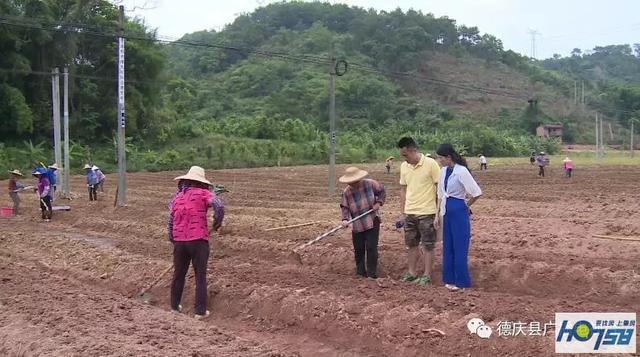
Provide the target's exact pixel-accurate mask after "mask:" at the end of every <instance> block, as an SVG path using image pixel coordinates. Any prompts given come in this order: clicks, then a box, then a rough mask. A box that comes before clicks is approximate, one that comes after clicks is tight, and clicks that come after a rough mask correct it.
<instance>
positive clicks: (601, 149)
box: [600, 118, 604, 157]
mask: <svg viewBox="0 0 640 357" xmlns="http://www.w3.org/2000/svg"><path fill="white" fill-rule="evenodd" d="M600 156H601V157H604V125H603V123H602V118H600Z"/></svg>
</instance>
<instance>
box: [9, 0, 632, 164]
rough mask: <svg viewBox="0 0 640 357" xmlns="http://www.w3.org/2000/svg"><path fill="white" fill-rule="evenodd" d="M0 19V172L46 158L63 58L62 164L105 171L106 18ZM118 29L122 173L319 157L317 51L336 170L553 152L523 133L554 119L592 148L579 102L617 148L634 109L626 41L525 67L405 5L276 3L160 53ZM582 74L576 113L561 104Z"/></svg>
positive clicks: (109, 99) (75, 9)
mask: <svg viewBox="0 0 640 357" xmlns="http://www.w3.org/2000/svg"><path fill="white" fill-rule="evenodd" d="M0 10H1V11H0V48H2V49H3V54H6V55H5V56H3V57H2V58H1V59H0V92H1V93H0V94H1V95H0V114H1V115H0V120H1V121H2V126H0V138H1V140H2V144H0V159H1V162H2V164H1V165H4V166H5V167H3V172H6V170H4V168H8V167H22V168H27V167H28V166H30V165H33V163H35V162H38V161H41V160H42V161H51V157H52V154H51V150H50V146H51V140H50V139H49V138H50V137H51V126H52V125H51V119H50V116H51V115H50V113H51V109H50V105H51V100H50V97H51V94H50V91H51V84H50V79H49V76H48V73H49V72H50V71H51V68H52V67H54V66H60V67H62V66H65V65H66V66H68V67H69V71H70V73H71V76H70V108H71V110H70V116H71V118H70V127H71V137H72V141H73V142H72V145H71V146H72V164H73V165H74V168H75V167H79V166H80V164H81V163H82V162H83V161H92V162H99V163H100V164H101V165H102V166H103V167H105V168H107V169H109V167H112V166H113V165H114V164H115V145H114V136H115V135H114V130H115V124H116V120H115V118H116V115H115V104H114V103H115V83H114V82H113V78H114V72H115V62H114V61H115V41H114V34H115V33H116V20H117V9H116V8H115V7H114V6H113V5H111V4H110V3H109V2H107V1H98V2H91V4H89V3H87V2H85V1H81V0H75V1H67V2H58V1H53V0H45V1H35V0H18V1H9V2H7V1H0ZM125 33H126V37H127V42H126V44H127V47H126V51H127V60H126V75H127V80H128V84H127V88H126V89H127V118H128V122H127V125H128V126H127V136H128V137H130V140H129V145H128V147H127V152H128V155H129V156H128V157H129V161H130V165H129V167H130V168H131V169H134V170H135V169H146V170H161V169H172V168H183V167H184V166H187V165H188V164H191V163H196V164H200V165H204V166H207V167H236V166H261V165H279V164H280V165H283V164H303V163H320V162H324V161H325V160H326V157H327V144H328V135H327V131H328V105H329V92H328V79H329V75H328V73H329V70H330V65H329V58H330V53H332V51H333V54H334V56H335V57H336V58H337V59H339V60H344V61H346V62H347V64H348V70H347V72H346V73H345V74H344V75H343V76H340V77H338V78H337V82H336V100H337V112H338V124H337V129H338V140H337V141H338V160H339V161H341V162H360V161H369V160H376V159H380V158H381V157H382V156H384V155H387V154H389V153H390V152H394V148H393V146H394V143H395V142H396V140H397V138H399V137H400V136H401V135H406V134H409V135H413V136H414V137H416V139H418V141H419V142H420V144H421V145H422V146H423V147H424V148H425V149H426V150H432V149H433V148H435V146H436V145H437V144H438V143H441V142H443V141H450V142H453V143H454V144H455V145H456V146H457V147H458V148H459V149H460V150H462V151H465V152H466V153H468V154H471V155H474V154H477V153H480V152H482V153H484V154H485V155H489V156H507V155H523V154H527V153H529V152H530V151H531V150H546V151H549V152H554V151H555V150H557V144H556V143H555V142H552V141H545V140H540V139H538V138H536V137H535V136H534V135H533V130H534V129H535V127H536V126H537V125H539V124H541V123H546V122H549V123H550V122H561V123H563V124H564V125H565V137H564V140H565V141H566V142H573V143H588V142H592V141H593V134H592V130H591V126H592V124H591V122H592V112H591V111H592V110H594V109H598V110H600V111H601V112H602V113H603V115H606V118H607V120H608V122H610V123H611V124H612V125H613V126H612V132H613V131H615V132H616V137H615V139H614V140H611V143H617V144H624V143H625V142H624V140H625V139H624V138H626V137H627V136H628V131H627V130H628V128H629V123H630V122H629V120H631V119H632V118H633V117H634V116H635V113H636V111H637V110H639V109H640V108H639V107H638V106H640V100H639V99H640V95H639V94H638V93H639V88H640V84H639V82H638V74H637V73H638V71H637V69H638V67H639V66H640V65H639V63H640V60H639V59H638V57H637V56H636V55H637V53H635V54H634V53H633V52H632V51H631V47H630V46H610V47H606V48H596V49H595V50H594V51H593V52H591V53H590V54H583V53H581V52H577V51H574V53H572V55H571V56H570V57H566V58H563V57H560V56H557V57H555V58H553V59H549V60H545V61H539V62H537V61H531V60H530V59H528V58H526V57H523V56H521V55H519V54H517V53H515V52H513V51H511V50H505V49H504V48H503V45H502V42H501V41H500V40H499V39H498V38H496V37H494V36H492V35H490V34H483V33H481V32H480V31H479V29H477V28H475V27H468V26H463V25H458V24H457V23H456V21H455V20H453V19H450V18H447V17H435V16H433V15H432V14H423V13H421V12H417V11H413V10H409V11H406V12H403V11H400V10H396V11H393V12H383V11H375V10H365V9H361V8H356V7H349V6H346V5H329V4H323V3H318V2H310V3H306V2H289V3H278V4H271V5H268V6H266V7H262V8H259V9H257V10H256V11H254V12H253V13H250V14H246V15H241V16H239V17H238V18H236V19H235V21H234V22H233V23H232V24H230V25H228V26H226V27H225V28H224V30H222V31H220V32H216V31H200V32H195V33H191V34H187V35H185V36H184V37H183V38H182V39H180V40H179V41H175V42H173V43H169V44H164V43H162V42H160V41H156V40H155V38H156V37H155V33H154V32H153V31H152V30H150V29H147V28H145V27H144V26H143V25H141V24H140V23H139V22H137V21H136V20H132V19H128V20H127V22H126V26H125ZM636 50H637V47H636ZM582 80H584V81H585V82H586V88H587V98H588V100H587V101H586V102H587V103H586V106H582V105H576V104H574V98H573V94H574V83H576V81H582ZM530 99H536V100H538V105H537V106H535V107H534V106H530V104H529V103H528V100H530ZM614 141H615V142H614Z"/></svg>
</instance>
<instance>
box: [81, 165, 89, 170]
mask: <svg viewBox="0 0 640 357" xmlns="http://www.w3.org/2000/svg"><path fill="white" fill-rule="evenodd" d="M83 169H85V170H86V169H89V170H91V165H89V164H84V167H83Z"/></svg>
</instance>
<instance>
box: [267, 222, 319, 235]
mask: <svg viewBox="0 0 640 357" xmlns="http://www.w3.org/2000/svg"><path fill="white" fill-rule="evenodd" d="M318 223H322V221H313V222H307V223H300V224H292V225H290V226H282V227H275V228H269V229H265V230H264V231H265V232H271V231H279V230H281V229H289V228H298V227H304V226H310V225H312V224H318Z"/></svg>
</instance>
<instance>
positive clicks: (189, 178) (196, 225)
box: [169, 166, 224, 319]
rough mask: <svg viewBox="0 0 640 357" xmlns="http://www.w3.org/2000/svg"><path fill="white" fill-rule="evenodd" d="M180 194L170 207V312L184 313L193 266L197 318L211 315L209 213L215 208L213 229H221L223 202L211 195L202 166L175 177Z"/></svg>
mask: <svg viewBox="0 0 640 357" xmlns="http://www.w3.org/2000/svg"><path fill="white" fill-rule="evenodd" d="M175 180H177V181H178V191H177V192H176V194H175V196H174V198H173V200H171V203H170V204H169V211H170V218H169V240H170V241H171V242H172V243H173V267H174V275H173V282H172V284H171V309H172V310H174V311H177V312H180V311H181V310H182V305H181V304H180V300H181V299H182V291H183V289H184V280H185V276H186V275H187V271H188V270H189V264H192V265H193V270H194V273H195V278H196V301H195V309H194V310H195V317H196V318H197V319H203V318H206V317H208V316H209V311H208V310H207V263H208V261H209V229H208V225H207V211H208V209H209V207H211V208H213V209H214V212H215V220H214V223H213V228H214V229H215V230H218V228H220V226H221V225H222V220H223V218H224V205H223V203H222V201H221V200H220V199H219V198H217V197H216V196H215V194H214V193H213V192H211V190H210V188H211V186H212V184H211V182H209V181H208V180H207V179H206V177H205V173H204V169H203V168H202V167H199V166H192V167H191V168H190V169H189V172H188V173H187V174H186V175H183V176H180V177H176V178H175Z"/></svg>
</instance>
